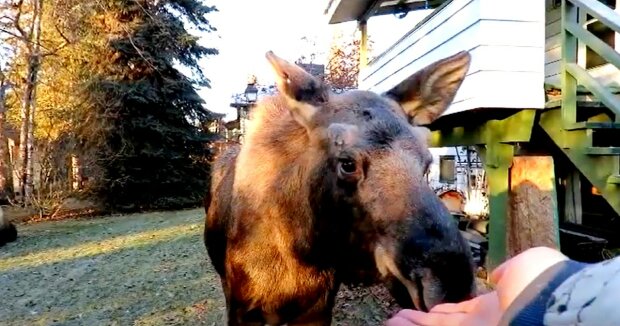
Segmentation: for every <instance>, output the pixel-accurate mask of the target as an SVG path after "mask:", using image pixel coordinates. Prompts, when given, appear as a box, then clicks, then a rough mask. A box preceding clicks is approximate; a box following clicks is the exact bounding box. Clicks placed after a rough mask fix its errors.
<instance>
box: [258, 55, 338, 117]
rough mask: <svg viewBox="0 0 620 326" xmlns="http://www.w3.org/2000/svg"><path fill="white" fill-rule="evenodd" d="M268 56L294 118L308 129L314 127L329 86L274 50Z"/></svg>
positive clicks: (326, 98) (280, 89)
mask: <svg viewBox="0 0 620 326" xmlns="http://www.w3.org/2000/svg"><path fill="white" fill-rule="evenodd" d="M266 57H267V60H269V63H271V66H272V68H273V70H274V71H275V73H276V84H277V86H278V90H279V91H280V93H282V94H283V95H284V97H285V98H286V100H287V104H288V109H289V110H290V112H291V114H292V115H293V118H294V119H295V120H296V121H297V122H298V123H300V124H301V125H303V126H304V127H306V128H307V129H312V128H313V125H312V117H313V116H314V115H315V114H316V112H317V111H318V108H319V107H320V105H321V104H322V103H325V102H327V100H328V97H329V92H328V89H327V87H326V86H325V85H324V84H323V83H322V82H321V81H320V80H318V79H316V78H315V77H314V76H312V75H310V74H309V73H308V72H306V71H305V70H303V69H302V68H301V67H299V66H298V65H296V64H292V63H290V62H288V61H286V60H284V59H282V58H280V57H278V56H276V55H275V54H274V53H273V52H272V51H269V52H267V54H266Z"/></svg>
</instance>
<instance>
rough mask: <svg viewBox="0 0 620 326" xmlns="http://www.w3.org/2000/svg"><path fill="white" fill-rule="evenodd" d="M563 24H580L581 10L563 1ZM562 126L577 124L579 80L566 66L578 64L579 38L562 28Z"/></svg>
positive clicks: (565, 0) (566, 0)
mask: <svg viewBox="0 0 620 326" xmlns="http://www.w3.org/2000/svg"><path fill="white" fill-rule="evenodd" d="M561 10H562V23H563V24H565V23H567V22H577V23H578V22H579V10H578V8H577V7H576V6H574V5H573V4H572V3H570V2H569V1H568V0H562V9H561ZM561 35H562V38H561V39H562V124H563V127H570V126H572V125H573V124H574V123H575V122H577V79H575V77H574V76H573V75H572V74H570V73H568V71H567V70H566V69H567V68H566V66H567V65H568V64H576V63H577V62H578V58H577V55H578V48H577V47H578V41H577V37H575V36H574V35H572V34H571V33H569V32H568V31H567V30H566V29H565V28H564V25H563V26H562V33H561Z"/></svg>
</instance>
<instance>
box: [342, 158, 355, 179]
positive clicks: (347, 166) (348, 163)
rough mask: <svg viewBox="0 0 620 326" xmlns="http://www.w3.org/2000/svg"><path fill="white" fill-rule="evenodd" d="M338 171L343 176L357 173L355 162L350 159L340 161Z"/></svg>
mask: <svg viewBox="0 0 620 326" xmlns="http://www.w3.org/2000/svg"><path fill="white" fill-rule="evenodd" d="M339 170H340V171H339V172H340V173H342V174H343V175H347V174H354V173H355V172H356V171H357V166H356V165H355V161H353V160H351V159H342V160H340V166H339Z"/></svg>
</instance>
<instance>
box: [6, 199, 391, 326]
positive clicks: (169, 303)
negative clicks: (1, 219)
mask: <svg viewBox="0 0 620 326" xmlns="http://www.w3.org/2000/svg"><path fill="white" fill-rule="evenodd" d="M203 216H204V211H203V210H202V209H194V210H185V211H177V212H165V213H149V214H134V215H127V216H114V217H106V218H100V219H89V220H72V221H59V222H44V223H39V224H33V225H27V226H21V227H20V228H19V231H20V238H19V240H18V241H17V242H15V243H11V244H9V245H7V246H5V247H3V248H2V249H0V298H2V299H3V302H4V304H3V305H0V324H1V325H224V323H225V318H224V315H225V307H224V299H223V295H222V292H221V287H220V282H219V278H218V276H217V274H216V273H215V271H214V270H213V269H212V267H211V265H210V264H209V263H208V261H207V255H206V251H205V249H204V246H203V243H202V230H203V227H202V218H203ZM338 301H339V302H338V308H337V312H336V315H335V316H336V321H335V325H342V326H349V325H350V326H354V325H381V324H382V322H383V320H385V317H386V316H387V313H388V311H389V310H390V309H393V307H392V306H391V304H390V303H389V302H387V297H386V296H385V293H384V292H382V291H381V290H378V289H376V288H374V289H372V288H371V289H363V290H362V289H355V290H348V289H345V290H343V291H341V293H340V294H339V300H338Z"/></svg>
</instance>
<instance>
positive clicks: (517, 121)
mask: <svg viewBox="0 0 620 326" xmlns="http://www.w3.org/2000/svg"><path fill="white" fill-rule="evenodd" d="M535 116H536V110H519V111H518V112H517V113H515V114H513V115H511V116H509V117H507V118H505V119H502V120H489V121H485V122H482V123H478V124H476V125H471V126H467V125H465V126H464V125H459V126H454V127H449V128H442V129H439V130H435V131H433V132H432V133H431V140H430V143H431V147H452V146H476V145H484V144H489V143H516V142H527V141H529V140H530V137H531V135H532V127H533V126H534V118H535Z"/></svg>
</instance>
